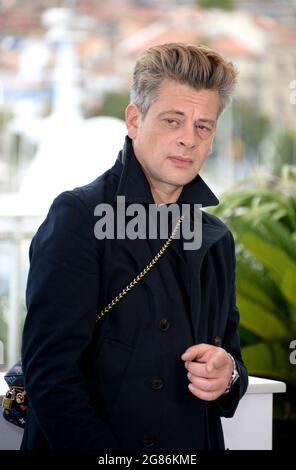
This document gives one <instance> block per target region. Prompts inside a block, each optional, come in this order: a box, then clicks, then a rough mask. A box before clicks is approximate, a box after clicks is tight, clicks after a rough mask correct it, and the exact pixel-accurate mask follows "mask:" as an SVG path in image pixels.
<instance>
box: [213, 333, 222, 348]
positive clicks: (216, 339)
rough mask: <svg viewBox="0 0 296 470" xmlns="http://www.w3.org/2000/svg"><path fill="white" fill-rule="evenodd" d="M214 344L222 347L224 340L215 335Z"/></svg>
mask: <svg viewBox="0 0 296 470" xmlns="http://www.w3.org/2000/svg"><path fill="white" fill-rule="evenodd" d="M214 345H215V346H217V347H218V348H221V346H222V340H221V337H220V336H215V338H214Z"/></svg>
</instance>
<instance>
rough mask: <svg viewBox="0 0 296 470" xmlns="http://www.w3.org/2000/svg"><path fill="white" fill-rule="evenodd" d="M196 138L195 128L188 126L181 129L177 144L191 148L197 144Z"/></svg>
mask: <svg viewBox="0 0 296 470" xmlns="http://www.w3.org/2000/svg"><path fill="white" fill-rule="evenodd" d="M198 139H199V137H198V134H197V132H196V129H195V128H192V127H189V126H188V127H186V128H183V129H182V133H181V134H180V136H179V137H178V144H179V145H181V146H183V147H186V148H189V149H192V148H194V147H195V146H196V145H197V143H198Z"/></svg>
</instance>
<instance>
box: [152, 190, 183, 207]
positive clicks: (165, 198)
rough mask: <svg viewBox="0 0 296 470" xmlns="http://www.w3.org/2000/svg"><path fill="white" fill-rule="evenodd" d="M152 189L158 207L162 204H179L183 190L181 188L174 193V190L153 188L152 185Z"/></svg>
mask: <svg viewBox="0 0 296 470" xmlns="http://www.w3.org/2000/svg"><path fill="white" fill-rule="evenodd" d="M150 188H151V192H152V196H153V199H154V202H155V204H156V205H157V206H159V205H161V204H172V203H174V202H177V200H178V199H179V196H180V194H181V192H182V189H183V188H182V187H180V188H177V189H175V190H173V191H172V190H165V189H161V188H156V187H152V186H151V185H150Z"/></svg>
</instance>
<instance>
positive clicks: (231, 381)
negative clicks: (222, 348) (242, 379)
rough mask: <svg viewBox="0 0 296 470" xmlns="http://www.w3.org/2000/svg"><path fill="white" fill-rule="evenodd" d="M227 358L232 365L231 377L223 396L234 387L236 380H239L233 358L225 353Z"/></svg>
mask: <svg viewBox="0 0 296 470" xmlns="http://www.w3.org/2000/svg"><path fill="white" fill-rule="evenodd" d="M227 354H228V356H229V357H230V359H231V361H232V365H233V370H232V374H231V377H230V380H229V382H228V385H227V387H226V389H225V391H224V393H223V395H226V394H227V393H229V392H230V390H231V388H232V386H233V385H234V383H235V382H236V381H237V379H238V378H239V373H238V370H237V366H236V362H235V360H234V358H233V356H232V355H231V354H230V353H227Z"/></svg>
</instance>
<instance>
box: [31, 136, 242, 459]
mask: <svg viewBox="0 0 296 470" xmlns="http://www.w3.org/2000/svg"><path fill="white" fill-rule="evenodd" d="M118 195H121V196H125V200H126V203H127V204H128V203H134V202H139V203H142V204H144V205H147V204H152V203H154V201H153V198H152V194H151V190H150V187H149V184H148V182H147V179H146V177H145V175H144V173H143V171H142V169H141V166H140V164H139V162H138V161H137V159H136V157H135V155H134V152H133V148H132V144H131V141H130V139H129V138H128V137H127V138H126V142H125V145H124V148H123V150H122V151H121V152H120V153H119V156H118V158H117V160H116V162H115V165H114V166H113V167H112V168H111V169H110V170H108V171H107V172H106V173H104V174H103V175H102V176H100V177H99V178H97V179H96V180H95V181H94V182H92V183H90V184H89V185H87V186H84V187H80V188H76V189H74V190H73V191H66V192H64V193H62V194H61V195H59V196H58V197H57V198H56V199H55V200H54V202H53V204H52V206H51V208H50V210H49V213H48V215H47V217H46V219H45V221H44V222H43V224H42V225H41V226H40V228H39V230H38V232H37V234H36V235H35V237H34V238H33V240H32V243H31V247H30V271H29V276H28V284H27V292H26V300H27V307H28V314H27V317H26V321H25V327H24V333H23V345H22V360H23V368H24V372H25V380H26V390H27V393H28V398H29V402H30V408H29V414H28V419H27V424H26V428H25V432H24V438H23V442H22V449H76V450H84V449H89V450H96V451H111V450H115V449H119V450H137V451H144V450H147V449H148V448H149V449H150V450H153V451H154V450H155V451H157V450H179V451H192V450H199V449H203V448H209V449H223V448H224V441H223V433H222V428H221V423H220V417H221V416H226V417H231V416H233V414H234V412H235V410H236V407H237V405H238V402H239V400H240V398H241V397H242V395H243V394H244V393H245V391H246V388H247V384H248V376H247V371H246V369H245V367H244V365H243V362H242V358H241V353H240V345H239V337H238V333H237V326H238V322H239V312H238V309H237V307H236V303H235V255H234V243H233V237H232V235H231V233H230V231H229V230H228V228H227V227H226V226H225V225H224V224H223V223H222V222H221V221H220V220H219V219H217V218H216V217H214V216H213V215H209V214H207V213H205V212H203V241H202V246H201V248H200V249H198V250H189V251H186V250H183V249H182V240H174V241H173V243H172V246H171V247H170V248H169V249H168V251H167V252H166V253H165V254H164V256H163V257H162V259H161V260H160V261H159V262H158V263H157V265H156V266H154V267H153V268H152V270H151V271H150V272H149V273H148V274H147V275H146V276H145V277H144V278H143V279H142V280H141V281H140V283H139V284H138V285H137V286H136V287H135V288H134V289H133V290H132V291H131V292H129V293H128V294H127V296H125V297H124V298H123V299H122V300H121V301H120V302H119V303H118V305H117V306H116V307H114V308H113V309H112V310H111V311H110V312H109V313H108V315H107V316H106V317H105V318H104V319H102V320H101V321H100V322H99V323H97V324H96V321H95V319H96V315H97V313H98V312H99V311H100V309H101V308H103V307H104V306H105V305H106V304H108V303H109V302H110V301H111V300H112V299H113V298H114V296H115V295H116V294H117V293H118V292H119V291H121V289H122V288H123V287H125V286H126V285H127V284H128V283H129V282H130V280H131V279H132V278H133V277H134V276H136V275H137V274H138V273H139V272H140V271H141V270H142V269H143V267H144V266H146V264H147V263H148V262H149V261H150V259H151V258H152V257H153V256H154V255H155V254H156V253H157V252H158V250H159V248H160V247H161V246H162V245H163V243H164V240H160V239H156V240H147V239H146V240H141V239H135V240H129V239H124V240H103V241H102V240H97V239H96V238H95V236H94V226H95V223H96V221H97V218H96V217H95V216H94V208H95V206H97V205H98V204H99V203H110V204H112V205H113V206H114V205H115V204H116V197H117V196H118ZM178 203H190V204H202V205H203V206H213V205H216V204H217V203H218V200H217V198H216V197H215V196H214V194H213V193H212V192H211V191H210V189H209V188H208V186H207V185H206V184H205V183H204V181H203V180H202V179H201V177H200V176H197V177H196V178H195V179H194V180H193V181H192V182H191V183H190V184H188V185H186V186H185V187H184V188H183V191H182V193H181V195H180V198H179V200H178ZM147 207H148V206H147ZM198 343H209V344H215V345H218V346H219V345H220V346H222V347H223V348H224V349H226V351H228V352H230V353H231V354H232V355H233V357H234V358H235V361H236V363H237V367H238V370H239V373H240V379H239V381H238V382H237V383H236V384H235V386H234V388H233V390H232V391H231V393H230V394H228V395H225V396H221V397H220V398H219V399H217V400H215V401H213V402H206V401H203V400H200V399H198V398H197V397H195V396H193V395H192V394H191V392H190V391H189V390H188V383H189V381H188V378H187V371H186V369H185V367H184V361H183V360H181V358H180V356H181V355H182V353H183V352H185V350H186V349H187V348H188V347H189V346H192V345H194V344H198Z"/></svg>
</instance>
